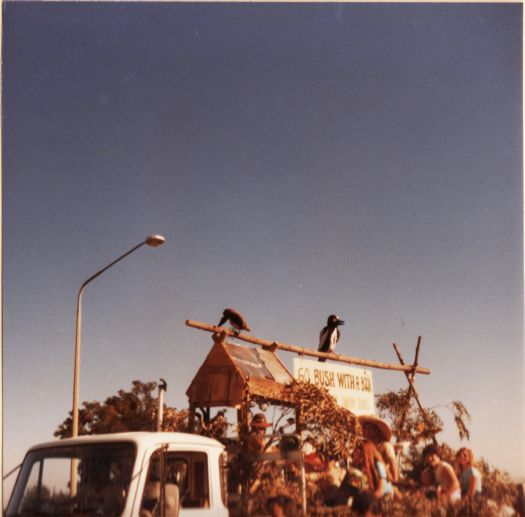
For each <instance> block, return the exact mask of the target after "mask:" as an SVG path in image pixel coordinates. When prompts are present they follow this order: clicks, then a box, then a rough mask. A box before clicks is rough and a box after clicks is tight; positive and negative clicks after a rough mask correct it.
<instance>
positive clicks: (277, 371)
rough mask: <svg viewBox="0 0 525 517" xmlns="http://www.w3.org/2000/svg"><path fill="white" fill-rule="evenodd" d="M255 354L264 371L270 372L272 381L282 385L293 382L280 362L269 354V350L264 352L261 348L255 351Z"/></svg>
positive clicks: (271, 353)
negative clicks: (263, 366) (262, 364)
mask: <svg viewBox="0 0 525 517" xmlns="http://www.w3.org/2000/svg"><path fill="white" fill-rule="evenodd" d="M257 353H258V354H259V357H260V358H261V360H262V361H263V362H264V365H265V367H266V369H267V370H268V371H269V372H270V375H271V376H272V378H273V380H274V381H276V382H281V383H283V384H289V383H290V382H292V381H293V377H292V375H291V374H290V372H289V371H288V370H287V369H286V368H285V366H284V365H283V364H282V363H281V361H279V359H278V357H277V356H276V355H275V353H274V352H270V351H269V350H264V349H262V348H261V349H258V350H257Z"/></svg>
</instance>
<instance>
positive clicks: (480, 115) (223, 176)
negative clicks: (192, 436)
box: [3, 2, 525, 477]
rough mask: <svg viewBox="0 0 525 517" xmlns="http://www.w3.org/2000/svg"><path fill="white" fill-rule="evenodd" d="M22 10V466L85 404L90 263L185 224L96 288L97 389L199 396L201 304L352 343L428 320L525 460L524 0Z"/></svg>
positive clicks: (13, 226)
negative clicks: (77, 352) (78, 332)
mask: <svg viewBox="0 0 525 517" xmlns="http://www.w3.org/2000/svg"><path fill="white" fill-rule="evenodd" d="M3 10H4V18H3V23H4V34H3V36H4V41H3V79H4V84H3V86H4V91H3V95H4V97H3V194H4V196H3V223H4V224H3V238H4V243H3V245H4V250H3V251H4V257H3V268H4V269H3V297H4V299H3V301H4V307H3V310H4V328H3V381H4V401H3V402H4V404H3V428H4V435H3V439H4V447H3V453H4V469H5V470H6V471H7V470H9V469H10V468H11V467H13V466H14V465H16V464H17V463H18V462H19V461H20V460H21V459H22V456H23V453H24V451H25V449H26V448H27V447H28V446H29V445H31V444H33V443H35V442H38V441H43V440H48V439H51V438H52V435H53V431H54V430H55V429H56V427H57V425H58V424H59V423H60V422H61V421H62V420H63V419H64V418H65V417H66V416H67V413H68V411H69V410H70V408H71V399H72V377H73V348H74V330H75V300H76V294H77V291H78V288H79V287H80V285H81V283H82V282H83V281H84V280H85V279H86V278H88V277H89V276H91V274H93V273H94V272H95V271H97V270H98V269H100V268H102V267H103V266H105V265H106V264H108V263H109V262H111V261H112V260H113V259H114V258H116V257H117V256H119V255H120V254H122V253H124V252H125V251H126V250H128V249H129V248H131V247H132V246H133V245H135V244H137V243H139V242H140V241H141V240H142V239H144V237H145V236H146V235H148V234H150V233H160V234H163V235H164V236H165V237H166V239H167V242H166V244H165V245H164V246H162V247H160V248H157V249H151V248H142V249H140V250H138V251H137V252H135V253H134V254H133V255H131V256H130V257H128V258H127V259H125V261H123V262H121V263H120V264H118V265H117V266H115V267H114V268H112V269H111V270H110V271H108V272H106V273H105V274H104V275H103V276H101V277H100V278H98V279H97V280H95V282H93V283H92V284H90V285H89V286H88V288H87V289H86V291H85V294H84V310H83V330H82V364H81V377H80V381H81V382H80V400H81V401H83V400H102V399H104V398H106V397H107V396H109V395H111V394H113V393H115V392H116V391H117V390H118V389H120V388H125V389H128V388H130V386H131V381H132V380H133V379H140V380H144V381H146V380H158V378H159V377H164V378H165V379H166V380H167V382H168V393H167V397H166V402H167V403H168V404H169V405H172V406H176V407H177V408H184V407H186V405H187V400H186V397H185V391H186V389H187V387H188V386H189V383H190V381H191V379H192V378H193V375H194V374H195V373H196V370H197V368H198V367H199V366H200V364H201V363H202V361H203V360H204V358H205V356H206V354H207V352H208V350H209V348H210V344H211V340H210V336H209V334H206V333H203V332H199V331H196V330H192V329H189V328H187V327H186V326H185V324H184V321H185V320H186V319H194V320H199V321H204V322H208V323H217V322H218V320H219V316H220V313H221V312H222V309H223V308H225V307H229V306H232V307H235V308H237V309H238V310H240V311H241V312H243V313H244V315H245V316H246V318H247V320H248V322H249V324H250V326H251V327H252V330H253V333H254V334H255V335H257V336H259V337H262V338H267V339H276V340H281V341H285V342H288V343H295V344H297V345H301V346H312V347H316V346H317V339H318V334H319V330H320V328H321V327H322V326H323V324H324V323H325V320H326V317H327V316H328V315H329V314H330V313H334V312H335V313H337V314H339V315H340V316H341V317H342V318H343V319H345V320H346V322H347V325H346V326H345V327H344V328H343V333H342V338H341V341H340V344H339V351H340V352H341V353H344V354H347V355H353V356H356V357H362V358H369V359H376V360H379V361H384V362H394V363H395V362H397V359H396V357H395V354H394V351H393V349H392V342H394V341H395V342H397V343H398V344H399V346H400V347H401V350H402V352H403V353H404V355H405V359H407V360H411V359H412V357H413V351H414V347H415V344H416V341H417V337H418V335H421V336H423V342H422V350H421V355H420V363H421V364H422V365H423V366H426V367H428V368H431V369H432V375H430V376H420V377H418V379H417V386H418V388H419V390H420V395H421V399H422V401H423V403H424V404H425V405H427V406H443V405H446V404H449V403H450V402H451V401H453V400H461V401H462V402H463V403H464V404H465V405H466V406H467V408H468V409H469V410H470V412H471V414H472V417H473V419H472V423H471V431H472V438H471V441H470V446H471V447H472V449H473V450H474V453H475V454H476V455H477V456H483V457H485V458H486V459H487V460H488V461H489V462H490V463H491V464H493V465H496V466H497V467H499V468H502V469H506V470H508V471H510V472H511V474H513V475H515V476H519V477H525V459H524V458H525V446H524V440H525V428H524V426H525V424H524V422H525V415H524V382H523V380H524V369H523V366H524V357H523V252H522V250H523V226H522V224H523V217H522V201H523V199H522V198H523V187H522V141H523V140H522V6H521V5H520V4H499V5H497V4H492V5H491V4H436V5H429V4H419V5H418V4H409V5H402V4H326V3H323V4H309V5H308V4H271V5H269V4H267V5H262V4H258V5H254V4H236V3H235V4H170V3H155V4H140V3H133V4H122V3H115V4H101V3H88V4H86V3H25V2H8V3H4V4H3ZM282 358H283V360H284V361H285V363H286V364H287V365H288V366H289V367H291V361H292V357H291V356H289V355H286V354H284V355H282ZM374 383H375V388H376V391H377V392H381V391H384V390H386V389H399V388H404V387H405V386H406V381H405V379H404V377H403V375H402V374H400V373H396V372H385V371H380V370H376V371H375V372H374ZM438 411H439V412H440V415H441V416H442V418H443V420H444V421H445V425H446V432H444V433H443V434H442V435H440V436H439V439H440V440H446V441H448V442H449V443H451V444H452V445H453V446H459V441H458V440H457V438H456V436H457V435H456V431H455V428H454V424H453V421H452V413H451V412H450V410H448V409H447V408H446V407H440V408H438Z"/></svg>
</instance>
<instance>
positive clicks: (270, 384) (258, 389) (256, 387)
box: [248, 378, 291, 404]
mask: <svg viewBox="0 0 525 517" xmlns="http://www.w3.org/2000/svg"><path fill="white" fill-rule="evenodd" d="M248 388H249V390H250V393H251V394H252V395H255V396H258V397H263V398H265V399H267V400H268V401H271V402H279V403H283V404H291V400H290V399H289V398H288V397H286V395H285V390H284V385H283V384H279V383H277V382H275V381H270V380H268V379H256V378H253V379H248Z"/></svg>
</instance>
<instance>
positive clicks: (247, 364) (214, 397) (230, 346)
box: [186, 334, 294, 423]
mask: <svg viewBox="0 0 525 517" xmlns="http://www.w3.org/2000/svg"><path fill="white" fill-rule="evenodd" d="M213 338H214V345H213V347H212V348H211V350H210V352H209V353H208V356H207V357H206V359H205V360H204V363H203V364H202V366H201V367H200V368H199V370H198V371H197V373H196V375H195V377H194V378H193V380H192V381H191V384H190V386H189V388H188V389H187V391H186V395H187V396H188V401H189V406H190V410H191V411H195V409H196V408H200V409H201V410H202V411H203V413H204V414H205V415H208V416H209V410H210V408H212V407H231V408H236V409H237V411H238V413H237V415H238V420H239V423H240V422H245V415H244V409H245V408H244V405H245V403H246V402H247V401H249V400H254V399H255V400H257V399H259V400H261V401H265V402H267V403H268V404H279V405H282V406H293V403H292V401H291V400H289V398H288V397H287V394H286V392H285V389H284V388H285V386H286V385H287V384H289V383H291V382H292V381H293V380H294V379H293V376H292V374H291V373H290V372H289V371H288V369H287V368H286V367H285V366H284V364H283V363H282V362H281V361H280V359H279V358H278V357H277V355H276V354H275V352H274V351H272V350H269V349H264V348H252V347H248V346H245V345H238V344H234V343H229V342H226V340H225V335H224V334H222V335H220V334H219V335H217V334H214V336H213Z"/></svg>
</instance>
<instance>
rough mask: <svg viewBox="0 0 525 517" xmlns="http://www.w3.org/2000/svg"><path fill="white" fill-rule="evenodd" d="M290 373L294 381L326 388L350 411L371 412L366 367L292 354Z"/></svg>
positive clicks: (370, 382)
mask: <svg viewBox="0 0 525 517" xmlns="http://www.w3.org/2000/svg"><path fill="white" fill-rule="evenodd" d="M293 374H294V377H295V379H296V380H298V381H302V382H311V383H312V384H315V385H316V386H320V387H323V388H326V389H327V390H328V392H329V393H330V395H332V396H333V397H335V399H336V400H337V403H338V404H339V405H340V406H342V407H344V408H346V409H348V410H349V411H351V412H352V413H354V415H374V414H375V412H376V411H375V404H374V388H373V384H372V372H371V371H370V370H365V369H363V368H356V367H353V366H342V365H339V364H333V363H322V362H319V361H309V360H307V359H301V358H295V359H294V361H293Z"/></svg>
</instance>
